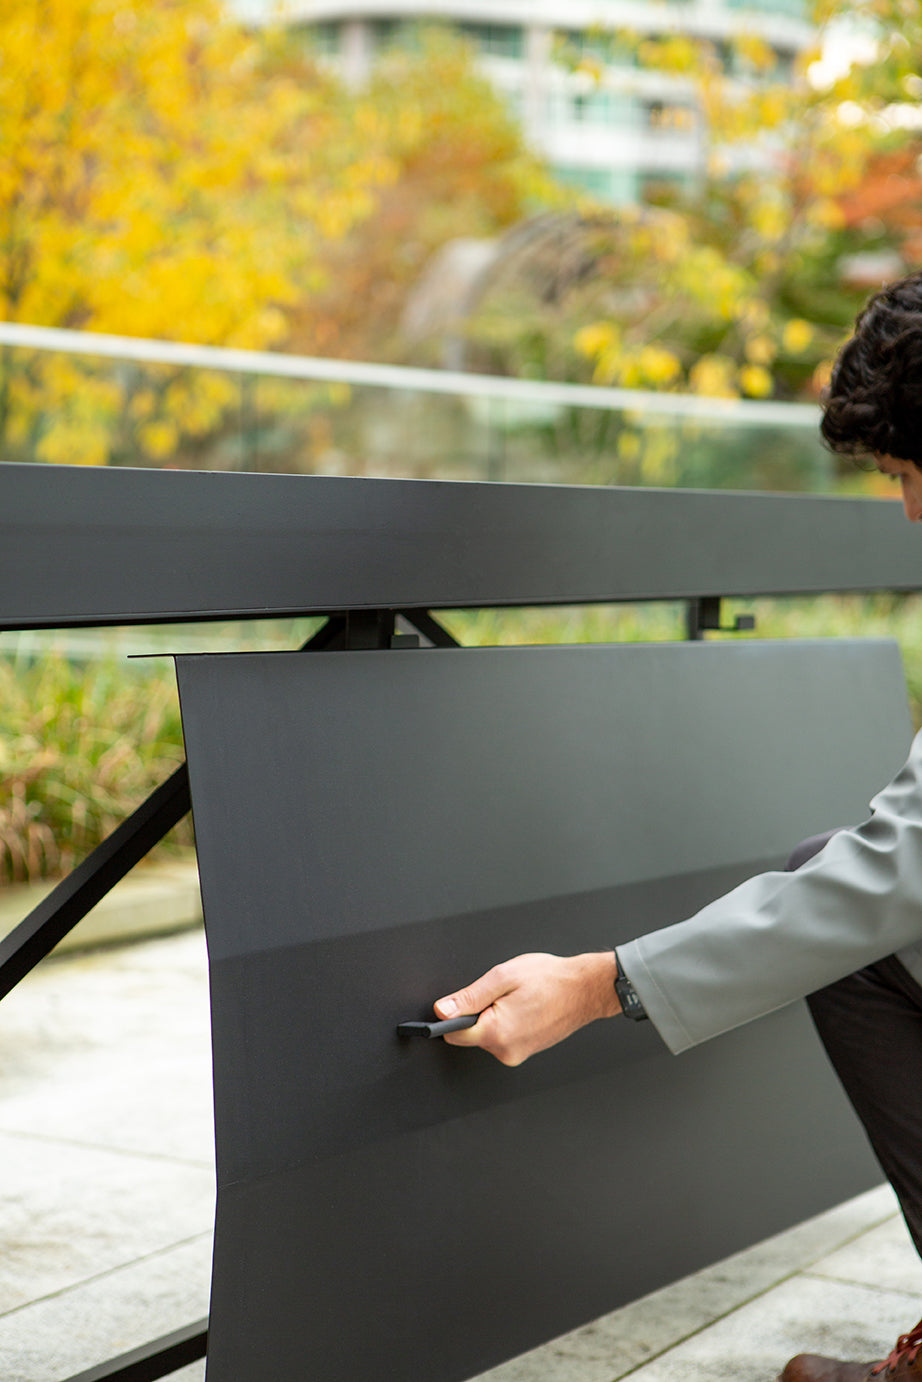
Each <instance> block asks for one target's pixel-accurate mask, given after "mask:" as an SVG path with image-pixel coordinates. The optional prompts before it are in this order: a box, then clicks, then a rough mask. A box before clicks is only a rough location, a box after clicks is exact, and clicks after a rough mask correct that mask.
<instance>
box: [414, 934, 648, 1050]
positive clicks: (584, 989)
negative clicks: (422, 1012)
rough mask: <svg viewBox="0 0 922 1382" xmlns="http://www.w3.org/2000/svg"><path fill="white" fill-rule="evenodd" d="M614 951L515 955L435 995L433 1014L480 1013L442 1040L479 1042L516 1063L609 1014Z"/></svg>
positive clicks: (614, 1005)
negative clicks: (460, 985)
mask: <svg viewBox="0 0 922 1382" xmlns="http://www.w3.org/2000/svg"><path fill="white" fill-rule="evenodd" d="M616 977H617V966H616V964H615V955H614V951H611V950H605V951H601V952H599V953H591V954H587V955H519V956H517V957H516V958H515V959H514V960H507V961H506V962H505V963H504V964H501V965H496V966H495V967H494V968H493V969H491V970H489V971H488V972H487V973H486V974H484V975H483V977H482V978H480V979H478V980H476V982H475V983H473V984H471V985H470V986H469V987H468V988H466V989H459V990H458V992H457V993H452V994H449V995H448V996H447V997H445V998H440V999H439V1000H438V1002H437V1003H436V1004H435V1011H436V1012H437V1013H438V1015H439V1017H441V1018H446V1017H456V1016H458V1015H459V1014H461V1013H480V1017H479V1019H478V1021H477V1024H476V1026H474V1027H468V1028H466V1029H464V1030H463V1031H460V1032H452V1033H450V1035H448V1036H446V1037H444V1038H443V1040H444V1041H447V1042H450V1043H451V1045H452V1046H481V1047H482V1048H483V1049H484V1050H485V1051H489V1052H490V1054H491V1055H493V1056H495V1057H496V1059H497V1060H499V1061H502V1063H503V1065H521V1063H522V1061H524V1060H527V1059H528V1057H529V1056H533V1055H534V1054H535V1052H536V1051H544V1050H545V1049H546V1048H547V1047H548V1046H554V1045H556V1043H557V1042H558V1041H563V1039H564V1037H568V1036H570V1035H571V1033H573V1032H575V1031H577V1030H578V1029H579V1028H580V1027H585V1026H586V1024H587V1023H589V1022H594V1021H595V1019H596V1018H597V1017H615V1016H616V1015H617V1014H618V1013H620V1011H621V1004H620V1003H619V1002H618V999H617V997H616V995H615V979H616Z"/></svg>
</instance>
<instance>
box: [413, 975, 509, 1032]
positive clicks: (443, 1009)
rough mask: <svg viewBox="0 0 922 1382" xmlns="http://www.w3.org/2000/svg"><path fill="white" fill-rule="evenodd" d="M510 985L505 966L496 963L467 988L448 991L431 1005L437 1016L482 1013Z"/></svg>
mask: <svg viewBox="0 0 922 1382" xmlns="http://www.w3.org/2000/svg"><path fill="white" fill-rule="evenodd" d="M511 987H513V985H512V983H511V981H510V978H509V976H508V974H506V973H505V966H504V965H496V966H494V968H493V969H490V970H488V971H487V973H486V974H484V975H483V976H482V977H481V978H480V979H477V980H476V981H475V982H474V983H473V984H470V985H469V986H468V987H467V988H465V989H458V990H457V992H456V993H449V994H447V995H446V997H444V998H438V999H436V1001H435V1003H434V1004H433V1006H434V1008H435V1011H436V1012H437V1013H438V1015H439V1017H458V1016H459V1015H460V1014H461V1013H482V1012H483V1010H484V1009H485V1008H489V1007H490V1005H491V1004H493V1003H495V1002H496V1000H497V998H502V996H503V994H505V993H508V992H509V991H510V988H511ZM455 1035H457V1033H455Z"/></svg>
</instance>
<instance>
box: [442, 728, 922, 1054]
mask: <svg viewBox="0 0 922 1382" xmlns="http://www.w3.org/2000/svg"><path fill="white" fill-rule="evenodd" d="M872 809H873V815H872V816H871V818H870V819H869V820H868V821H866V822H865V824H864V825H861V826H858V827H857V828H856V829H854V830H842V831H840V832H839V833H838V834H836V835H835V836H834V837H833V838H832V840H831V841H830V842H829V844H828V845H827V846H826V848H825V849H824V850H822V852H821V853H820V854H818V855H816V856H815V857H814V858H813V859H810V860H808V861H807V863H805V864H804V865H803V866H802V867H801V868H800V869H798V871H797V872H796V873H763V874H759V875H757V876H756V877H755V878H751V879H749V880H748V882H746V883H742V884H741V885H740V886H739V887H738V888H735V889H734V890H733V891H732V892H730V893H728V894H727V895H726V896H725V897H721V898H718V899H717V901H716V902H712V903H710V904H709V905H708V906H707V907H704V908H702V910H701V911H700V912H698V913H696V914H695V915H694V916H693V917H690V918H689V919H688V920H686V921H680V922H677V923H676V924H675V925H674V926H667V927H665V928H663V929H662V930H660V931H654V932H652V933H650V934H649V935H646V936H642V937H641V938H640V939H639V940H636V941H632V942H630V943H629V944H628V945H620V944H619V947H618V950H619V955H620V957H621V959H622V962H623V963H624V966H625V968H626V970H627V973H628V975H629V976H630V979H631V982H632V983H633V985H634V987H635V989H636V990H637V992H638V994H639V997H640V1000H641V1002H642V1004H643V1006H644V1008H645V1009H646V1012H647V1015H648V1016H649V1017H650V1019H651V1021H652V1022H653V1025H654V1026H655V1027H656V1029H657V1031H658V1032H659V1034H660V1036H661V1037H662V1038H663V1040H664V1041H665V1042H666V1045H667V1046H668V1047H669V1048H670V1050H672V1051H673V1052H679V1051H683V1050H685V1049H686V1048H688V1047H690V1046H694V1045H697V1044H698V1043H699V1042H702V1041H706V1040H708V1039H709V1038H710V1037H712V1036H717V1035H719V1034H720V1033H721V1032H725V1031H729V1030H730V1028H732V1027H736V1026H739V1025H740V1024H741V1023H744V1022H749V1021H751V1020H752V1019H753V1018H756V1017H761V1016H763V1015H764V1014H765V1013H768V1012H771V1011H773V1010H774V1009H775V1008H779V1007H782V1006H783V1005H784V1004H786V1003H790V1002H792V1001H793V1000H794V999H796V998H802V997H804V996H805V995H806V994H808V993H812V992H814V990H816V989H818V988H822V987H823V986H824V985H825V984H829V983H832V982H833V981H834V980H836V979H840V978H842V977H844V976H845V975H846V974H850V973H852V972H853V971H854V970H857V969H861V968H862V967H863V966H864V965H867V964H871V963H873V962H874V961H875V960H879V959H882V958H883V957H884V956H885V955H890V954H893V953H894V952H898V951H900V950H901V949H903V948H904V947H907V946H912V947H918V945H919V942H920V941H922V735H918V736H917V737H916V740H915V742H914V744H913V748H912V753H911V754H910V757H909V761H908V762H907V763H906V765H905V767H904V768H902V769H901V771H900V772H899V773H898V774H897V776H896V777H895V778H894V780H893V781H892V782H891V783H890V785H889V786H888V787H887V788H885V789H884V791H882V792H881V793H880V794H879V795H878V796H877V797H875V798H874V801H873V802H872ZM605 954H606V955H607V960H606V959H603V957H602V956H599V955H575V956H571V957H568V958H562V957H559V956H552V955H523V956H519V957H518V958H517V959H515V960H510V961H508V962H507V963H506V964H502V965H498V966H497V967H496V968H495V969H492V970H490V972H489V974H486V975H484V976H483V978H482V979H478V980H477V982H476V983H475V984H472V985H471V986H470V987H469V988H468V989H463V990H461V991H460V992H459V993H456V994H452V995H450V996H449V998H447V999H441V1000H440V1002H439V1003H437V1004H436V1008H437V1010H438V1012H439V1014H440V1015H441V1016H444V1017H447V1016H448V1015H449V1009H448V1007H446V1004H448V1003H450V1002H451V1001H452V1000H454V1001H455V1003H456V1004H458V1006H457V1007H456V1009H455V1011H458V1012H461V1011H467V1012H481V1011H482V1012H483V1016H482V1017H481V1019H480V1021H478V1023H477V1025H476V1026H474V1027H471V1028H470V1029H469V1030H467V1031H464V1032H461V1033H458V1034H457V1035H455V1036H453V1037H451V1038H450V1039H451V1040H452V1041H453V1042H454V1043H455V1044H456V1045H464V1046H482V1047H484V1049H485V1050H488V1051H490V1052H492V1054H493V1055H495V1056H497V1058H498V1059H499V1060H502V1061H504V1062H505V1063H506V1064H510V1065H517V1064H519V1063H520V1062H521V1061H523V1060H525V1059H527V1057H528V1056H530V1055H533V1054H534V1053H535V1052H536V1051H541V1050H544V1049H545V1047H547V1046H552V1045H554V1043H555V1042H557V1041H561V1040H562V1039H563V1038H564V1037H565V1036H569V1035H570V1033H571V1032H575V1031H576V1030H577V1029H578V1028H579V1027H582V1026H584V1025H585V1024H586V1023H587V1022H591V1021H593V1020H594V1019H595V1018H596V1017H606V1016H613V1015H614V1014H615V1013H616V1012H617V1011H619V1006H616V1004H617V999H615V1000H614V1002H612V998H613V995H612V994H611V992H610V986H611V984H612V983H613V980H614V977H615V972H614V971H615V960H614V955H613V954H612V952H610V951H609V952H605ZM914 972H915V971H914ZM603 976H606V981H605V982H603Z"/></svg>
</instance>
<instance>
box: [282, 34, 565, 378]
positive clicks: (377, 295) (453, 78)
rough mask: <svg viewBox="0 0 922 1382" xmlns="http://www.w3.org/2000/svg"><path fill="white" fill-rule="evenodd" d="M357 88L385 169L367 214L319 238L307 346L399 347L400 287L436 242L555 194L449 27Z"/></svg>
mask: <svg viewBox="0 0 922 1382" xmlns="http://www.w3.org/2000/svg"><path fill="white" fill-rule="evenodd" d="M362 94H363V100H362V111H363V119H364V123H363V136H364V138H365V140H366V141H367V144H368V147H369V148H377V149H378V150H379V151H380V156H381V157H384V158H386V159H388V160H389V161H390V162H391V164H392V166H393V169H394V173H393V177H392V178H391V180H390V181H389V182H388V184H387V185H386V186H382V187H381V188H380V190H379V191H378V194H377V196H376V198H375V204H374V209H373V211H372V213H371V214H370V215H369V216H367V217H365V218H363V219H362V220H360V221H356V222H355V223H354V225H353V227H352V229H351V231H350V232H349V234H348V235H346V236H344V237H343V239H342V240H340V241H338V242H337V243H335V244H330V245H329V247H328V251H327V254H326V256H325V264H326V267H327V270H328V288H327V291H326V292H325V293H323V294H321V295H320V296H319V298H317V299H315V300H314V301H312V302H310V303H307V304H305V306H304V310H303V312H302V313H301V314H300V316H299V318H298V320H297V323H296V326H295V331H294V336H293V341H294V343H295V344H296V346H297V347H298V348H299V349H302V350H304V351H305V352H306V353H309V354H322V355H336V356H346V357H352V358H358V359H371V358H381V357H382V356H385V357H386V356H394V355H395V354H399V352H400V350H401V349H402V345H401V342H400V322H401V314H402V312H403V309H404V306H405V303H406V299H407V295H408V292H409V291H410V289H411V288H412V285H413V284H414V283H415V282H416V281H417V279H418V278H419V275H420V273H421V272H422V270H423V268H424V266H425V264H426V262H427V260H429V258H430V256H431V255H432V254H433V253H434V252H435V251H437V250H438V249H439V248H440V247H441V246H442V245H444V244H445V243H446V242H447V241H450V240H454V239H458V238H461V237H473V238H477V237H486V238H489V237H492V236H495V235H496V234H498V233H500V232H502V231H503V230H504V229H505V228H506V227H508V226H510V225H513V224H514V223H515V222H517V221H519V220H521V218H522V217H524V216H526V215H528V214H529V213H531V212H533V211H534V210H535V209H536V208H537V207H539V206H541V205H545V204H548V203H551V202H553V201H554V200H555V199H557V200H559V198H560V193H559V190H558V189H556V188H555V186H554V185H553V183H552V182H551V181H550V179H549V178H548V176H547V174H546V173H545V172H544V171H543V169H542V166H541V165H540V163H539V162H538V160H537V159H536V158H535V157H534V156H533V155H531V154H529V153H528V152H527V150H526V148H525V145H524V142H523V138H522V134H521V131H520V129H519V127H518V125H517V124H516V122H515V120H514V119H513V117H512V116H511V114H510V112H509V110H508V108H507V106H506V104H505V102H504V101H503V99H502V98H501V97H500V96H499V95H498V94H497V92H496V91H495V90H494V88H493V87H492V86H491V85H490V84H489V83H488V82H487V80H486V79H485V78H484V77H482V76H480V75H478V73H477V72H476V68H475V63H474V54H473V52H472V50H471V48H470V46H469V45H468V44H467V43H466V42H464V41H463V40H462V39H461V38H459V37H457V36H455V35H453V34H451V33H450V31H448V30H447V29H445V28H441V27H438V26H434V25H429V26H425V27H423V28H421V29H419V30H418V31H417V32H416V34H415V38H414V41H413V42H412V43H409V44H408V43H407V42H406V40H404V41H403V42H402V43H401V44H399V45H394V46H393V47H392V48H391V49H390V50H389V51H387V52H385V53H384V54H383V56H382V57H381V58H380V60H379V61H378V62H377V63H376V64H375V66H374V68H373V70H372V73H371V76H370V80H369V83H368V86H367V88H366V89H365V90H364V91H363V93H362Z"/></svg>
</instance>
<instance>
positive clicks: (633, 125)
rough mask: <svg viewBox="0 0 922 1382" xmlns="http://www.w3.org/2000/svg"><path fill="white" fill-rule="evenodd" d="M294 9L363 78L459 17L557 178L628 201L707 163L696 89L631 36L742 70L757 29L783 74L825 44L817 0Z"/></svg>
mask: <svg viewBox="0 0 922 1382" xmlns="http://www.w3.org/2000/svg"><path fill="white" fill-rule="evenodd" d="M238 3H239V0H238ZM256 3H257V4H258V3H259V0H256ZM245 4H246V0H244V3H243V4H241V6H240V8H241V10H243V9H244V5H245ZM252 6H253V0H249V4H248V5H247V6H246V7H247V8H248V9H249V11H250V17H254V18H255V17H256V14H255V12H254V10H253V8H252ZM284 13H285V17H286V20H287V21H288V22H289V23H291V24H292V25H295V26H298V27H301V26H303V27H304V28H305V29H307V30H308V31H309V33H310V36H311V37H312V39H313V41H314V43H315V45H316V48H317V51H318V52H319V53H321V54H323V56H324V57H325V58H327V59H328V60H330V61H332V62H335V64H336V65H337V67H339V69H340V71H341V72H342V75H343V76H344V78H345V79H346V80H347V81H348V82H350V83H351V84H354V85H360V84H361V83H362V82H363V80H364V79H365V77H366V76H367V74H368V72H369V70H370V67H371V65H372V63H373V62H374V61H375V59H376V57H377V56H378V54H379V53H381V52H382V51H383V50H384V49H385V48H386V47H387V46H388V45H390V44H393V43H395V42H400V41H401V38H402V37H403V36H404V35H407V36H408V35H409V34H410V32H411V31H412V30H413V29H414V28H415V27H416V26H418V25H420V24H423V23H425V22H427V21H429V22H431V21H436V22H439V23H445V24H449V25H451V26H452V27H453V28H455V29H457V30H458V31H459V32H460V33H461V34H462V35H464V36H465V37H466V38H468V39H469V40H470V41H471V43H472V44H473V46H474V47H475V49H476V51H477V53H478V60H479V64H480V67H481V70H482V72H483V73H484V75H485V76H486V77H488V78H489V80H490V81H491V83H492V84H493V85H494V86H495V87H496V89H497V90H498V91H500V92H501V93H502V94H503V95H504V97H505V98H506V100H507V101H508V102H509V105H510V108H511V109H512V110H513V111H514V112H515V114H516V115H517V116H518V118H519V119H520V120H521V122H522V126H523V129H524V132H525V136H526V139H527V140H528V142H529V144H530V145H531V147H532V148H534V149H535V150H536V152H538V153H539V154H541V155H542V156H543V157H544V158H545V159H546V161H547V162H548V164H549V165H550V167H551V168H552V170H553V172H554V173H555V174H556V176H557V177H558V178H560V179H561V180H562V181H564V182H568V183H571V184H573V185H575V186H578V187H581V188H584V189H585V190H586V191H588V192H590V193H592V194H593V195H594V196H595V197H596V198H598V199H600V200H602V201H606V202H611V203H616V204H625V203H632V202H642V201H645V200H647V199H648V196H649V195H650V193H651V191H652V189H653V187H655V186H657V185H659V186H662V185H663V184H664V183H667V184H669V183H672V184H687V183H688V182H689V181H690V180H692V179H694V177H695V176H696V174H697V173H698V172H699V171H700V170H701V168H702V163H703V160H704V158H705V157H706V136H705V132H704V130H703V128H702V121H701V117H700V113H699V111H698V110H697V109H696V107H695V101H694V96H693V93H692V90H691V87H690V85H688V84H685V83H683V82H682V80H681V79H679V78H676V77H671V76H668V75H666V74H664V73H662V72H659V71H656V70H651V69H649V68H647V69H645V68H643V67H640V66H638V65H637V62H636V57H635V56H634V45H632V44H630V43H624V42H621V43H619V38H618V36H619V35H620V34H625V33H630V34H631V35H636V36H639V37H641V38H642V37H647V36H649V37H662V36H665V35H668V34H688V35H690V36H695V37H699V38H702V39H706V40H708V41H709V42H710V43H712V44H713V45H714V48H715V51H716V52H717V53H718V55H719V56H720V57H721V60H722V61H723V62H724V64H725V66H726V69H727V70H728V71H729V72H731V73H732V72H733V71H734V61H735V58H734V42H733V41H734V39H735V38H737V37H739V36H741V35H743V34H746V35H757V36H758V37H759V38H761V39H762V40H763V41H764V42H766V43H767V44H768V45H769V47H770V48H771V49H772V50H773V52H774V53H775V55H776V59H777V67H776V70H775V72H774V73H773V74H772V75H773V77H774V78H775V79H777V77H778V75H779V73H780V74H781V75H784V74H785V73H786V72H790V70H791V68H792V65H793V63H794V61H795V59H796V57H797V55H798V54H799V53H800V52H801V51H802V50H803V49H805V48H807V47H809V46H810V45H811V44H812V43H813V41H814V39H815V33H814V30H813V29H812V27H811V25H810V24H809V23H808V22H807V19H806V0H649V2H648V0H527V3H526V0H438V3H437V4H433V0H428V3H427V0H287V3H286V4H285V7H284ZM581 59H588V60H589V61H588V62H584V63H583V70H581V67H580V62H581ZM741 75H742V74H741Z"/></svg>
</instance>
